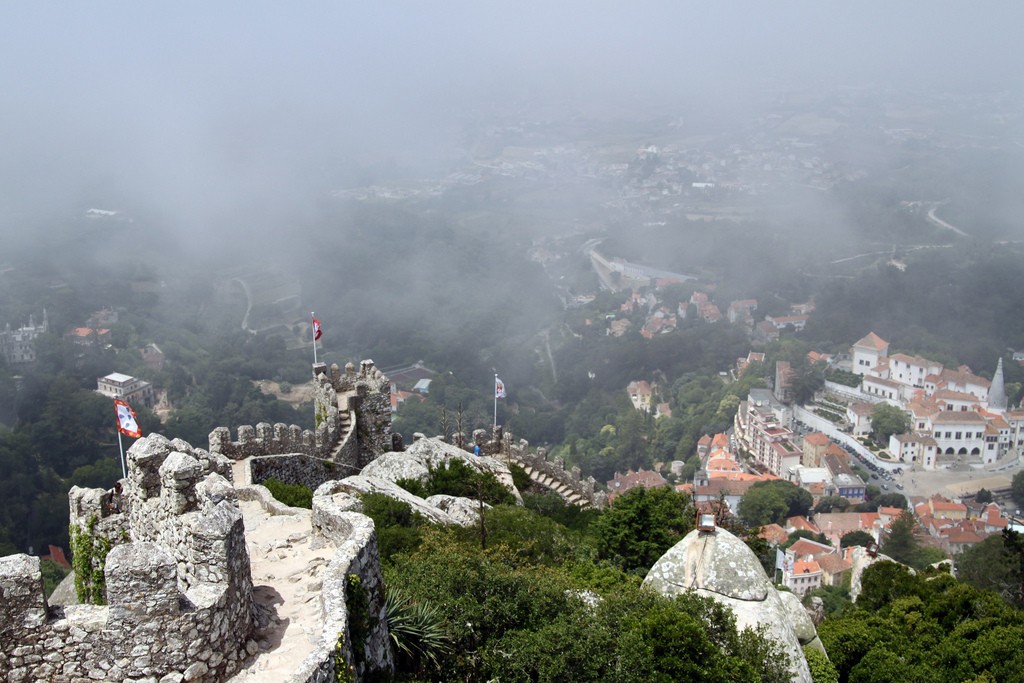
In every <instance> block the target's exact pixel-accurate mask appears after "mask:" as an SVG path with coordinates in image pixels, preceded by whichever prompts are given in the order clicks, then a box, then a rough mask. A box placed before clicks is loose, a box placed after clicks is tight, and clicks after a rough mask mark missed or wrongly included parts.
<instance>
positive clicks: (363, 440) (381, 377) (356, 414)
mask: <svg viewBox="0 0 1024 683" xmlns="http://www.w3.org/2000/svg"><path fill="white" fill-rule="evenodd" d="M313 375H314V377H316V378H323V379H322V380H321V382H324V383H328V384H330V386H331V388H332V389H334V392H335V395H336V397H337V406H338V408H339V411H340V413H341V415H344V414H345V413H350V414H351V415H352V417H353V418H354V424H353V428H354V430H355V433H356V439H357V441H358V443H359V455H358V460H357V462H354V463H350V464H352V465H356V466H359V467H362V466H364V465H366V464H368V463H369V462H370V461H372V460H374V459H375V458H377V457H378V456H380V455H381V454H382V453H388V452H390V451H391V450H392V448H393V436H392V432H391V381H390V380H389V379H388V378H387V376H386V375H385V374H384V373H383V372H381V371H380V369H379V368H377V367H376V365H374V362H373V361H372V360H364V361H362V362H361V363H360V364H359V367H358V368H356V366H355V365H353V364H352V363H347V364H346V365H345V370H344V372H342V371H341V369H339V368H338V366H337V365H331V366H330V368H327V367H326V365H324V364H322V363H321V364H319V366H314V367H313ZM317 415H318V416H319V415H320V407H319V406H318V407H317Z"/></svg>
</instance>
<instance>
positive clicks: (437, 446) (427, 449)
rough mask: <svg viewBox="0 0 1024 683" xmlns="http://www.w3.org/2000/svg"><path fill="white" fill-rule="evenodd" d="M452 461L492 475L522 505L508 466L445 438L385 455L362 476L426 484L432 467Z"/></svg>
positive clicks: (433, 439)
mask: <svg viewBox="0 0 1024 683" xmlns="http://www.w3.org/2000/svg"><path fill="white" fill-rule="evenodd" d="M452 460H461V461H462V462H464V463H466V465H468V466H470V467H472V468H474V469H477V470H481V471H484V472H490V473H491V474H493V475H494V476H495V477H497V478H498V481H500V482H501V483H502V484H504V485H505V486H506V487H507V488H508V490H509V491H511V492H512V495H514V496H515V498H516V501H517V502H518V503H519V504H520V505H521V504H522V502H523V497H522V496H521V495H520V494H519V491H518V490H517V489H516V487H515V484H513V483H512V473H511V472H510V471H509V469H508V465H506V464H505V463H503V462H502V461H500V460H498V459H497V458H492V457H490V456H487V455H480V456H478V455H473V454H472V453H469V452H467V451H465V450H463V449H461V448H459V447H458V446H453V445H452V444H450V443H446V442H445V441H442V440H441V439H435V438H423V439H419V440H417V441H415V442H413V444H412V445H411V446H409V448H407V449H406V450H404V451H401V452H392V453H384V454H383V455H381V456H380V457H378V458H377V459H375V460H374V461H373V462H371V463H369V464H368V465H367V466H366V467H364V468H363V470H362V472H360V474H361V475H362V476H364V477H373V478H375V479H385V480H387V481H398V480H400V479H418V480H420V481H426V479H427V476H428V475H429V474H430V470H431V468H436V467H439V466H441V465H447V464H448V463H449V462H451V461H452Z"/></svg>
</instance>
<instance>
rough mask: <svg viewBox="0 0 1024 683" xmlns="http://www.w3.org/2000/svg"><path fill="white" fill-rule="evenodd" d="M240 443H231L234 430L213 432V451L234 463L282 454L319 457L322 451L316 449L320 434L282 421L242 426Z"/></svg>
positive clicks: (211, 434) (220, 429)
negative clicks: (302, 454)
mask: <svg viewBox="0 0 1024 683" xmlns="http://www.w3.org/2000/svg"><path fill="white" fill-rule="evenodd" d="M237 433H238V440H237V441H232V440H231V430H229V429H228V428H227V427H217V428H216V429H214V430H213V431H212V432H210V451H211V452H213V453H219V454H221V455H224V456H227V457H229V458H231V459H232V460H243V459H245V458H251V457H254V456H259V455H279V454H281V453H305V454H307V455H317V454H319V453H320V452H321V450H323V451H324V452H325V453H326V452H327V451H329V450H330V449H326V450H324V449H319V448H318V447H317V434H316V433H314V432H313V431H311V430H309V429H302V428H301V427H299V426H298V425H286V424H284V423H283V422H278V423H276V424H273V425H271V424H269V423H267V422H260V423H259V424H257V425H256V426H255V427H253V426H252V425H242V426H240V427H239V428H238V431H237Z"/></svg>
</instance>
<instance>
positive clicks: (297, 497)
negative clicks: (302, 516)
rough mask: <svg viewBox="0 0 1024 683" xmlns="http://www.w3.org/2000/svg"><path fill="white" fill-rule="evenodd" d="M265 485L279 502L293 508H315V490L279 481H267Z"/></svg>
mask: <svg viewBox="0 0 1024 683" xmlns="http://www.w3.org/2000/svg"><path fill="white" fill-rule="evenodd" d="M263 485H264V486H266V487H267V490H268V491H270V495H272V496H274V498H276V499H277V500H278V501H280V502H281V503H284V504H285V505H287V506H289V507H293V508H306V509H307V510H309V509H310V508H312V507H313V490H312V489H310V488H309V487H308V486H304V485H303V484H286V483H284V482H283V481H281V480H279V479H267V480H266V481H265V482H263Z"/></svg>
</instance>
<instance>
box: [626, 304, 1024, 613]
mask: <svg viewBox="0 0 1024 683" xmlns="http://www.w3.org/2000/svg"><path fill="white" fill-rule="evenodd" d="M691 304H693V301H692V300H691ZM693 305H696V304H693ZM730 310H733V308H732V307H730ZM798 315H801V316H805V315H806V313H800V314H798ZM811 356H813V357H810V358H809V360H810V361H811V362H820V363H824V364H827V365H828V366H829V367H833V368H836V369H839V370H843V371H845V372H847V373H850V374H852V375H856V376H858V377H859V378H860V384H859V385H858V386H849V385H847V384H840V383H837V382H831V381H826V386H825V388H824V389H823V390H822V391H821V392H819V396H818V397H816V400H815V405H808V406H799V405H794V404H792V403H791V402H790V401H789V400H788V397H787V379H788V375H789V373H790V369H789V365H788V364H787V363H784V362H779V363H778V364H777V365H776V368H775V382H774V387H773V388H772V389H752V390H751V391H750V393H749V395H748V397H747V399H746V400H745V401H742V402H741V403H740V405H739V408H738V410H737V412H736V416H735V420H734V424H733V427H732V429H731V430H730V432H729V433H720V434H716V435H714V436H704V437H702V438H701V440H700V441H699V443H698V447H697V456H698V457H699V458H700V466H699V468H698V469H697V471H696V474H695V476H694V478H693V481H692V482H690V481H687V482H677V483H676V484H675V488H676V489H677V490H680V491H685V492H688V493H691V494H692V495H693V498H694V502H695V503H696V504H697V505H698V506H699V507H702V508H708V510H710V511H714V512H717V513H718V514H721V513H722V512H723V510H721V509H720V507H721V506H722V504H723V503H724V505H725V510H724V512H727V513H728V514H732V515H737V514H738V511H739V506H740V501H741V500H742V498H743V496H744V495H745V494H746V493H747V491H749V490H750V488H751V487H752V486H753V485H754V484H756V483H758V482H765V481H772V480H785V481H788V482H791V483H793V484H795V485H796V486H799V487H800V488H802V489H804V490H806V491H808V492H809V493H810V494H811V495H812V496H813V500H814V503H815V505H817V503H818V502H820V501H821V500H822V499H825V498H834V497H839V498H843V499H845V501H847V502H848V503H849V505H850V506H854V505H857V504H861V503H864V502H865V501H866V500H867V497H868V486H869V482H868V481H865V479H868V478H870V479H871V480H876V481H877V482H878V483H880V484H881V490H888V489H889V482H894V483H893V485H894V486H895V489H896V491H902V490H903V489H904V486H903V484H902V483H901V482H902V481H905V480H906V476H903V475H904V473H907V474H912V473H914V472H935V471H939V470H950V469H954V468H959V469H967V470H975V471H978V470H982V469H983V468H987V470H988V471H998V470H1005V469H1011V468H1016V467H1017V465H1018V453H1019V449H1020V448H1021V446H1024V410H1021V409H1020V408H1019V407H1017V408H1012V409H1011V408H1010V407H1008V406H1007V397H1006V393H1005V388H1004V385H1003V371H1002V361H1000V362H999V365H998V366H997V369H996V372H995V374H994V376H993V378H992V379H991V380H987V379H985V378H983V377H980V376H978V375H975V374H973V373H972V372H971V371H970V369H969V368H967V367H964V366H961V367H958V368H955V369H950V368H945V367H943V365H942V364H941V363H937V362H935V361H930V360H928V359H925V358H921V357H916V356H908V355H906V354H899V353H896V354H891V355H890V354H889V344H888V342H886V341H885V340H883V339H881V338H880V337H879V336H878V335H877V334H875V333H869V334H867V335H866V336H865V337H863V338H862V339H860V340H858V341H856V342H855V343H854V344H853V345H852V346H851V347H850V353H849V354H848V355H844V356H843V357H841V358H835V357H832V356H828V355H822V354H817V353H814V352H811ZM764 360H765V357H764V354H763V353H757V352H751V353H750V354H748V356H747V357H745V358H739V359H737V362H736V367H735V370H734V372H735V374H736V375H737V376H739V375H741V374H742V373H743V371H744V370H745V368H746V367H747V366H749V365H750V364H751V363H753V362H764ZM626 391H627V393H628V394H629V397H630V400H631V402H632V404H633V407H634V408H635V409H636V410H640V411H645V412H651V413H653V414H655V415H659V414H664V413H665V411H666V410H667V405H665V404H662V405H658V404H656V403H655V402H654V400H653V397H654V396H655V395H656V387H652V385H651V384H650V383H648V382H646V381H634V382H631V383H630V384H629V385H628V386H627V387H626ZM882 403H884V404H888V405H891V406H895V407H897V408H899V409H900V410H902V411H903V412H905V413H906V414H907V415H908V417H909V420H910V424H911V430H910V431H908V432H906V433H900V434H893V435H892V436H891V437H890V438H889V441H888V444H885V445H879V444H875V443H874V442H872V441H871V440H870V439H868V438H867V436H868V435H869V434H870V433H871V415H872V412H873V410H874V407H875V406H876V405H878V404H882ZM818 404H821V405H825V406H827V407H828V409H827V410H822V409H816V407H815V406H816V405H818ZM822 415H827V416H828V417H823V416H822ZM683 468H684V463H683V462H682V461H674V462H672V463H669V464H668V472H669V473H670V474H676V475H678V474H680V473H682V471H683ZM868 473H870V474H868ZM864 475H867V476H864ZM607 485H608V488H609V490H610V491H611V497H612V498H614V496H615V495H621V494H622V493H624V492H626V491H628V490H629V489H631V488H633V487H636V486H647V487H652V486H668V485H670V484H669V482H668V481H667V480H666V479H665V477H663V476H662V474H661V473H660V472H655V471H646V470H642V471H639V472H633V471H630V472H628V473H625V474H616V476H615V477H614V478H613V479H612V480H610V481H608V482H607ZM896 491H894V492H896ZM907 498H908V502H909V508H910V510H911V512H912V514H913V515H914V517H915V519H916V521H917V524H918V529H919V532H920V534H921V536H922V537H921V539H920V540H921V541H922V542H923V543H925V544H927V545H931V546H934V547H937V548H940V549H941V550H943V551H944V552H945V553H947V554H948V555H950V556H951V555H955V554H956V553H959V552H961V551H963V550H964V549H965V548H968V547H970V546H972V545H974V544H977V543H980V542H981V541H982V540H984V539H985V538H987V537H988V536H991V535H993V534H999V533H1001V532H1002V531H1003V529H1006V528H1007V527H1008V526H1012V528H1015V529H1021V530H1024V526H1021V525H1020V524H1019V523H1017V522H1016V520H1015V519H1012V516H1010V515H1007V514H1006V513H1005V511H1004V510H1003V509H1002V508H1001V507H1000V505H998V504H997V503H996V502H993V501H987V502H978V501H976V500H975V497H974V492H973V491H972V492H971V493H970V494H965V495H962V496H960V497H955V498H950V497H945V496H942V495H939V494H938V493H932V494H931V495H927V496H913V495H910V496H907ZM902 512H903V509H902V508H899V507H889V506H879V507H878V509H877V510H875V511H869V512H818V513H815V514H814V515H813V518H812V519H808V518H807V517H803V516H799V517H790V518H788V519H787V520H786V523H785V526H782V525H778V524H770V525H767V526H766V527H764V528H763V529H762V532H761V533H762V535H763V536H764V538H765V539H766V540H768V541H769V542H770V543H772V544H775V545H781V544H784V543H785V542H786V541H787V539H788V538H789V535H790V534H792V533H794V532H797V531H806V532H810V533H811V534H813V535H815V536H817V535H819V534H820V535H822V536H824V537H825V538H826V539H828V540H829V541H830V542H831V545H828V544H824V543H820V542H816V541H813V540H810V539H806V538H805V539H801V540H799V541H797V542H796V543H794V544H792V545H790V546H789V548H788V549H787V550H786V553H785V556H786V560H785V562H784V564H783V566H782V580H783V583H784V584H785V585H787V586H788V587H789V588H790V589H792V590H793V591H794V592H797V593H799V594H803V593H805V592H807V591H808V590H812V589H814V588H817V587H819V586H822V585H839V584H840V583H841V582H842V580H843V575H844V573H845V572H848V571H850V568H851V567H852V563H851V560H850V558H848V557H847V554H848V552H847V551H848V549H842V548H840V540H841V538H842V537H843V536H844V535H846V534H848V533H850V532H854V531H863V532H865V533H867V534H868V535H870V536H871V538H872V539H874V541H875V542H876V543H878V544H879V545H881V543H882V542H883V541H884V539H885V537H886V534H887V531H888V527H889V525H890V524H891V522H892V521H893V520H894V519H895V518H896V517H898V516H899V515H900V514H901V513H902Z"/></svg>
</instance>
